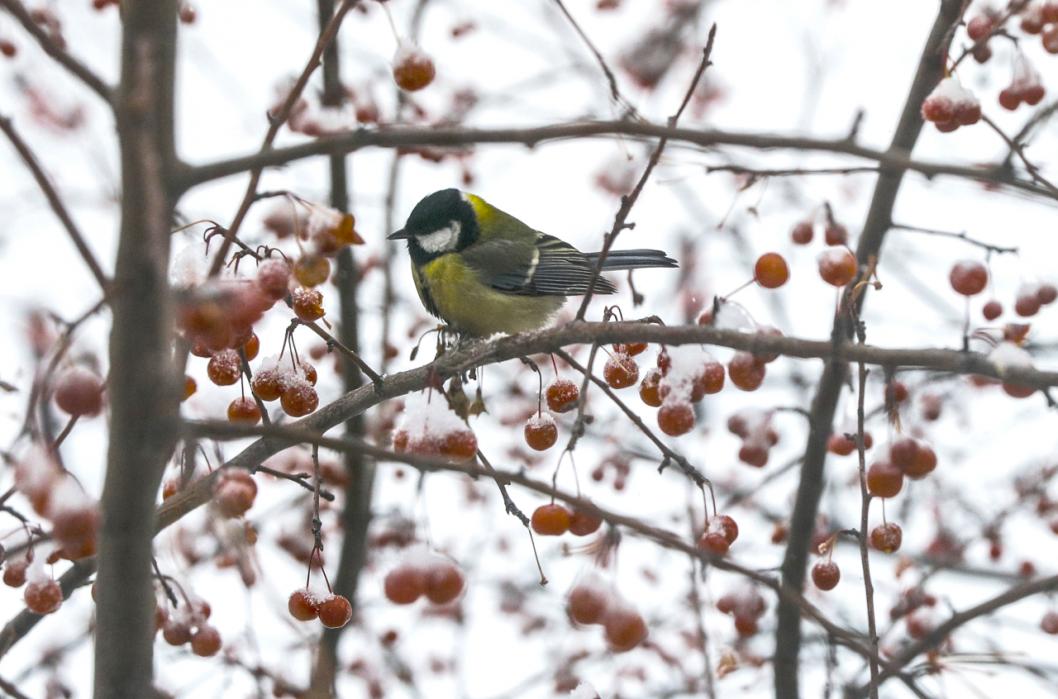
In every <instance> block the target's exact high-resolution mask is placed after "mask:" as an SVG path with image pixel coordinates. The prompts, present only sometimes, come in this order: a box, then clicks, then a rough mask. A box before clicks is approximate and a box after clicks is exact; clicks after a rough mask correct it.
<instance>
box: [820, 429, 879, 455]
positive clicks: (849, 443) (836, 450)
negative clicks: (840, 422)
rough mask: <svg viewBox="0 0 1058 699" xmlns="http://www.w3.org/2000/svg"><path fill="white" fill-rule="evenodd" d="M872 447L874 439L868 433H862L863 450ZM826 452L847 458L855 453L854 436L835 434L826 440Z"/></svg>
mask: <svg viewBox="0 0 1058 699" xmlns="http://www.w3.org/2000/svg"><path fill="white" fill-rule="evenodd" d="M873 446H874V438H873V437H872V436H871V433H870V432H864V433H863V448H864V449H870V448H871V447H873ZM827 451H829V452H830V453H831V454H836V455H837V456H848V455H849V454H851V453H852V452H854V451H856V436H855V435H852V434H838V433H837V432H835V433H833V434H831V435H830V437H828V438H827Z"/></svg>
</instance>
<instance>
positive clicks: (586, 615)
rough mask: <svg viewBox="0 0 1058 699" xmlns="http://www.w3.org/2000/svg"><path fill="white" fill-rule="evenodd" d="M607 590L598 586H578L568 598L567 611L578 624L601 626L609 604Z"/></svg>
mask: <svg viewBox="0 0 1058 699" xmlns="http://www.w3.org/2000/svg"><path fill="white" fill-rule="evenodd" d="M609 601H610V600H609V596H608V595H607V594H606V590H604V589H602V588H601V587H599V586H597V585H577V586H575V587H574V588H573V589H572V590H570V591H569V595H568V596H567V597H566V611H567V612H568V613H569V617H570V618H571V619H572V620H573V621H575V622H577V623H578V624H584V625H588V624H600V623H602V620H603V618H604V617H605V616H606V607H607V605H608V604H609Z"/></svg>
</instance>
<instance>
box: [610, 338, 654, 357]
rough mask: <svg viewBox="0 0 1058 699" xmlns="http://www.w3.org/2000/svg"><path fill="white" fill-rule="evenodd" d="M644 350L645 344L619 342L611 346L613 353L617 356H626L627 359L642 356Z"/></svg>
mask: <svg viewBox="0 0 1058 699" xmlns="http://www.w3.org/2000/svg"><path fill="white" fill-rule="evenodd" d="M646 350H647V343H645V342H619V343H617V344H616V345H614V346H613V351H614V352H616V353H618V354H627V355H628V356H629V357H634V356H636V355H637V354H643V352H646Z"/></svg>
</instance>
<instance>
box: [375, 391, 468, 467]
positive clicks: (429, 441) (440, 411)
mask: <svg viewBox="0 0 1058 699" xmlns="http://www.w3.org/2000/svg"><path fill="white" fill-rule="evenodd" d="M393 450H394V451H396V452H397V453H399V454H403V453H410V454H420V455H422V456H443V457H445V458H447V459H451V460H453V461H469V460H471V459H473V458H474V457H476V456H477V453H478V440H477V438H476V437H475V436H474V433H473V432H472V431H471V429H470V428H469V427H467V425H466V423H465V422H463V420H462V419H461V418H460V417H459V416H458V415H456V414H455V413H454V412H452V411H451V410H450V409H449V408H448V404H447V402H446V401H445V397H444V395H443V394H440V393H434V392H432V391H427V392H425V393H420V394H414V395H412V396H409V397H408V398H407V400H406V401H405V405H404V413H403V414H402V415H401V418H400V421H399V422H398V424H397V428H396V430H394V432H393Z"/></svg>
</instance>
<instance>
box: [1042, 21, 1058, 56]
mask: <svg viewBox="0 0 1058 699" xmlns="http://www.w3.org/2000/svg"><path fill="white" fill-rule="evenodd" d="M1051 21H1052V22H1058V20H1051ZM1040 43H1041V44H1043V50H1044V51H1046V52H1047V53H1058V24H1051V25H1049V26H1047V27H1046V28H1045V29H1044V30H1043V35H1042V36H1040Z"/></svg>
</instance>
